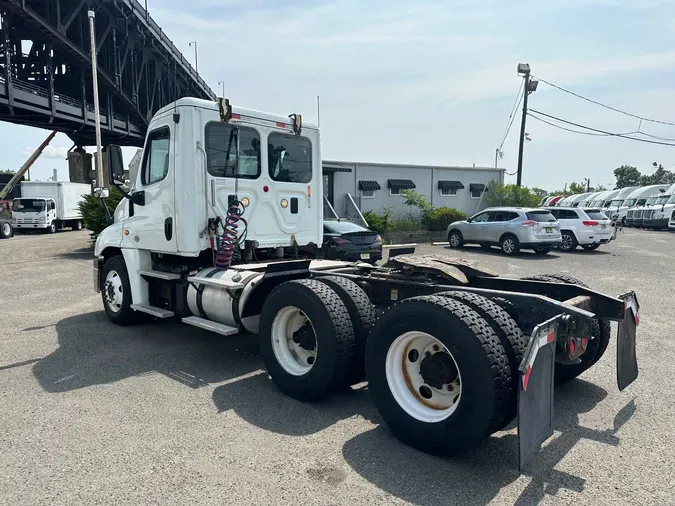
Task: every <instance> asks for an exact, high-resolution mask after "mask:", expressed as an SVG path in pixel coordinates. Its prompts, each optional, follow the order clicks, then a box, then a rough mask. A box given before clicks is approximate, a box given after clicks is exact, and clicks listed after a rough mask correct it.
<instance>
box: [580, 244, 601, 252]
mask: <svg viewBox="0 0 675 506" xmlns="http://www.w3.org/2000/svg"><path fill="white" fill-rule="evenodd" d="M581 247H582V248H584V249H585V250H586V251H593V250H596V249H598V248H599V247H600V243H596V244H583V245H582V246H581Z"/></svg>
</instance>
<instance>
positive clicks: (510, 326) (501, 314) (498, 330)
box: [438, 292, 527, 430]
mask: <svg viewBox="0 0 675 506" xmlns="http://www.w3.org/2000/svg"><path fill="white" fill-rule="evenodd" d="M438 295H442V296H443V297H450V298H452V299H455V300H458V301H460V302H462V303H464V304H466V305H467V306H469V307H470V308H471V309H473V310H474V311H476V312H477V313H478V314H479V315H480V316H481V317H482V318H483V319H484V320H485V321H486V322H487V323H488V325H490V327H492V330H493V331H494V333H495V334H496V335H497V337H499V340H500V341H501V343H502V346H503V347H504V351H505V353H506V358H507V360H508V363H509V367H510V368H511V385H510V388H509V393H508V395H509V402H508V407H507V411H506V412H505V413H504V418H503V419H502V420H501V422H500V423H499V425H498V426H497V427H495V428H494V429H495V430H498V429H501V428H502V427H504V426H506V425H508V424H509V423H510V422H511V420H513V419H514V418H515V416H516V411H517V407H518V403H517V400H518V380H519V377H520V373H519V372H518V367H520V363H521V362H522V360H523V355H524V354H525V349H526V348H527V339H525V336H523V333H522V332H521V330H520V327H518V324H517V323H516V322H515V320H514V319H513V318H511V316H510V315H509V314H508V313H507V312H506V311H505V310H504V309H502V308H501V307H499V306H498V305H497V304H495V303H494V302H493V301H491V300H490V299H488V298H486V297H483V296H482V295H478V294H475V293H469V292H442V293H439V294H438Z"/></svg>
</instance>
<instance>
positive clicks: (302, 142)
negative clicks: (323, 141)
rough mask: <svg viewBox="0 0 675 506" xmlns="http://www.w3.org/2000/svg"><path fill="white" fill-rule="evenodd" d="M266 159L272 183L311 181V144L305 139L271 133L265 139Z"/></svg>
mask: <svg viewBox="0 0 675 506" xmlns="http://www.w3.org/2000/svg"><path fill="white" fill-rule="evenodd" d="M267 158H268V162H269V174H270V177H271V178H272V179H273V180H274V181H281V182H285V183H309V182H310V181H311V180H312V144H311V143H310V142H309V139H308V138H306V137H299V136H297V135H292V134H282V133H277V132H273V133H271V134H270V135H269V137H268V138H267Z"/></svg>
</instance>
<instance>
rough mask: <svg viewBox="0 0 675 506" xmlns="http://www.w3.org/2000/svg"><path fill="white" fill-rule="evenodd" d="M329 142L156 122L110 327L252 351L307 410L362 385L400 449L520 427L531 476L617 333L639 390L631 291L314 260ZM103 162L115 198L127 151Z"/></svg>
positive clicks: (445, 261)
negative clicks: (201, 332)
mask: <svg viewBox="0 0 675 506" xmlns="http://www.w3.org/2000/svg"><path fill="white" fill-rule="evenodd" d="M319 140H320V138H319V130H318V128H317V127H316V126H314V125H309V124H303V123H302V118H301V116H300V115H291V116H290V117H285V116H278V115H272V114H267V113H262V112H259V111H254V110H249V109H239V108H234V109H233V108H232V107H231V106H230V104H229V102H228V101H227V100H223V99H220V100H219V101H218V102H208V101H204V100H198V99H193V98H184V99H180V100H178V101H177V102H175V103H173V104H171V105H170V106H167V107H165V108H163V109H161V110H160V111H159V112H158V113H157V115H156V116H155V117H154V118H153V119H152V120H151V122H150V124H149V127H148V134H147V138H146V142H145V148H144V151H143V158H142V161H141V165H140V168H139V170H138V173H137V175H136V177H135V178H134V179H133V181H132V188H131V190H130V191H129V194H128V196H127V198H126V200H124V201H123V202H122V203H120V205H119V207H118V209H117V210H116V212H115V218H114V223H112V224H111V225H110V226H109V227H108V228H106V229H105V230H104V231H103V232H101V234H100V235H99V236H98V239H97V241H96V246H95V255H96V257H95V259H94V286H95V288H96V290H97V291H100V293H101V297H102V304H103V307H104V309H105V312H106V314H107V316H108V318H109V320H110V321H111V322H113V323H115V324H118V325H128V324H132V323H134V322H137V321H139V320H140V319H142V318H148V317H152V318H159V319H174V320H176V322H177V323H178V322H182V323H183V324H188V325H191V326H195V327H199V328H201V329H206V330H208V331H212V332H215V333H218V334H221V335H224V336H227V335H232V334H236V333H240V332H245V333H250V334H252V335H257V336H258V339H259V343H260V351H261V355H262V359H263V362H264V364H265V367H266V368H267V371H268V372H269V375H270V377H271V379H272V381H273V382H274V383H275V384H276V385H277V386H278V388H279V389H280V390H281V391H282V392H284V393H285V394H287V395H289V396H291V397H294V398H296V399H299V400H303V401H308V400H317V399H321V398H324V397H326V396H328V395H329V394H330V393H331V392H334V391H338V390H341V389H344V388H346V387H348V386H349V385H353V384H357V383H360V382H362V381H363V380H364V379H366V380H367V381H368V382H369V390H370V394H371V397H372V400H373V402H374V403H375V404H376V406H377V408H378V409H379V411H380V413H381V415H382V418H383V419H384V421H385V422H386V423H387V424H389V425H390V426H391V427H392V429H393V432H394V434H395V435H396V436H397V437H399V438H400V439H402V440H403V441H405V442H406V443H408V444H410V445H412V446H413V447H415V448H418V449H421V450H423V451H428V452H433V453H446V454H453V453H457V452H461V451H463V450H465V449H467V448H470V447H472V446H474V445H476V444H477V443H478V442H479V441H481V440H482V439H484V438H486V437H487V436H489V435H490V434H491V433H493V432H495V431H497V430H500V429H501V428H503V427H505V426H506V425H507V424H508V423H509V422H510V421H511V420H513V419H514V418H515V417H517V419H518V432H519V445H520V460H519V462H520V465H521V467H522V466H523V465H524V464H525V463H526V462H527V460H528V459H529V458H530V457H531V456H532V455H533V454H534V453H535V452H536V451H537V450H538V448H539V447H540V445H541V443H542V442H543V441H544V440H546V439H547V438H548V437H549V436H550V435H551V434H552V430H553V429H552V427H553V425H552V416H553V386H554V381H555V382H563V381H566V380H570V379H572V378H574V377H576V376H578V375H579V374H581V373H582V372H583V371H585V370H586V369H588V368H589V367H591V366H592V365H594V364H595V363H596V362H597V361H598V360H599V359H600V357H601V356H602V355H603V353H604V352H605V350H606V348H607V346H608V344H609V341H610V332H611V330H610V322H611V321H616V322H618V335H617V339H616V343H617V353H618V370H617V378H618V384H619V388H620V389H621V390H623V389H624V388H625V387H626V386H627V385H628V384H630V383H631V382H632V381H633V380H635V378H636V377H637V361H636V359H635V335H636V325H637V323H638V321H639V318H638V304H637V300H636V297H635V294H634V293H633V292H628V293H626V294H623V295H621V296H619V297H610V296H607V295H603V294H600V293H597V292H594V291H592V290H590V289H589V288H587V287H586V286H585V285H583V284H582V283H581V282H580V281H578V280H575V279H573V278H569V277H566V276H564V275H548V276H539V277H534V278H530V279H511V278H505V277H499V276H497V275H495V274H493V273H490V272H488V271H486V270H485V269H482V268H480V267H479V266H477V265H474V264H472V263H471V262H468V261H466V260H461V259H455V258H451V257H446V256H442V255H431V256H415V255H412V254H405V252H403V251H392V252H391V253H390V254H389V260H388V262H387V263H386V264H385V265H384V266H372V265H370V264H365V263H352V262H338V261H326V260H322V259H320V257H321V250H320V248H319V245H321V242H322V230H323V227H322V218H323V217H322V213H323V206H322V205H321V203H322V173H321V170H322V169H321V154H320V142H319ZM107 153H108V157H109V159H108V166H109V170H110V175H111V181H110V183H111V184H114V185H115V186H117V187H118V188H119V187H121V182H122V177H123V171H124V166H123V163H122V155H121V150H120V148H119V147H117V146H108V148H107ZM96 193H97V194H99V195H101V196H102V197H104V196H105V194H106V191H105V189H102V188H101V189H97V190H96ZM109 221H111V217H109ZM408 253H409V252H408ZM186 339H189V333H186Z"/></svg>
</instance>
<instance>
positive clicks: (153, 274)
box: [138, 269, 180, 281]
mask: <svg viewBox="0 0 675 506" xmlns="http://www.w3.org/2000/svg"><path fill="white" fill-rule="evenodd" d="M138 274H140V275H141V276H148V277H150V278H157V279H163V280H164V281H174V280H177V279H180V274H176V273H175V272H164V271H153V270H149V269H139V271H138Z"/></svg>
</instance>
